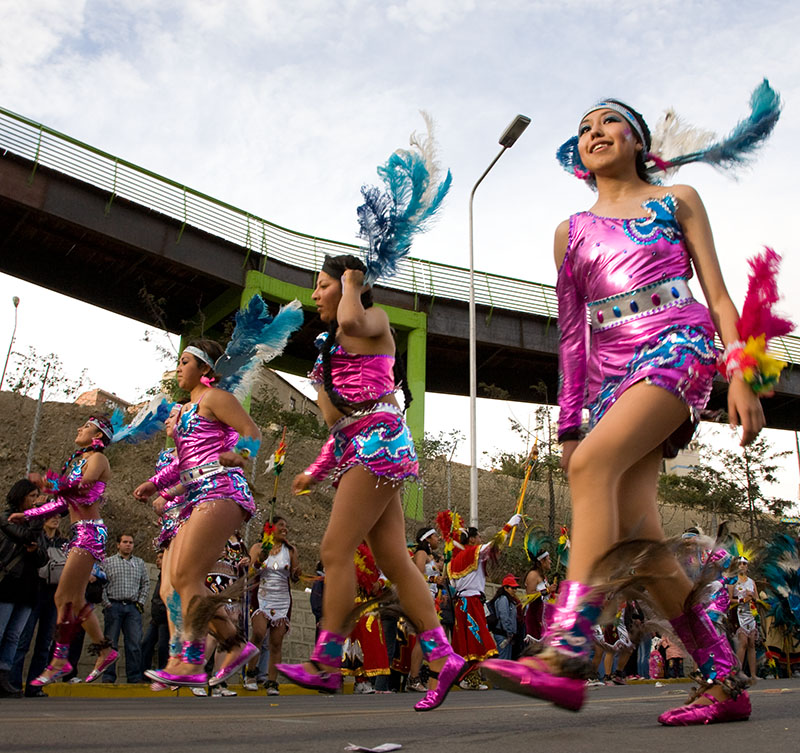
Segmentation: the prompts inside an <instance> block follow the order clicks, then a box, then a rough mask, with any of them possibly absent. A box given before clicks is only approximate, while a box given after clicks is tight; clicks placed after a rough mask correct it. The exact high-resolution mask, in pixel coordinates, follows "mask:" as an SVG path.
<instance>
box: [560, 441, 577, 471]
mask: <svg viewBox="0 0 800 753" xmlns="http://www.w3.org/2000/svg"><path fill="white" fill-rule="evenodd" d="M578 444H579V440H577V439H568V440H567V441H566V442H564V443H563V444H562V445H561V462H560V465H561V470H562V471H564V473H566V472H567V471H568V470H569V461H570V458H571V457H572V453H573V452H575V448H576V447H577V446H578Z"/></svg>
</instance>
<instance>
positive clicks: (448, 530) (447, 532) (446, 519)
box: [436, 510, 453, 541]
mask: <svg viewBox="0 0 800 753" xmlns="http://www.w3.org/2000/svg"><path fill="white" fill-rule="evenodd" d="M436 527H437V528H438V529H439V531H440V533H441V534H442V538H443V539H444V540H445V541H450V540H451V539H452V538H453V513H451V512H450V510H442V511H441V512H440V513H439V514H438V515H437V516H436Z"/></svg>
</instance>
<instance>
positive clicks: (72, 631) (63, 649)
mask: <svg viewBox="0 0 800 753" xmlns="http://www.w3.org/2000/svg"><path fill="white" fill-rule="evenodd" d="M93 608H94V607H93V606H92V605H91V604H84V605H83V608H82V609H81V610H80V612H78V614H75V612H74V611H73V609H72V602H71V601H70V602H68V603H67V604H66V606H65V607H64V616H63V619H62V620H61V621H60V622H59V623H58V624H57V625H56V634H55V648H54V649H53V656H52V658H51V660H50V664H48V665H47V667H45V670H44V672H42V674H40V675H39V676H38V677H37V678H36V679H35V680H31V685H33V686H34V687H37V688H40V687H42V686H43V685H49V684H50V683H51V682H55V681H56V680H58V679H59V678H60V677H63V676H64V675H68V674H69V673H70V672H72V665H71V664H70V663H69V662H68V661H67V656H68V654H69V644H70V643H71V642H72V639H73V638H74V637H75V636H76V635H77V633H78V631H79V630H80V629H81V625H82V624H83V621H84V620H85V619H87V618H88V617H89V615H90V614H91V613H92V609H93ZM55 659H64V663H63V664H62V665H61V666H60V667H55V666H54V665H53V660H55ZM48 673H49V674H48Z"/></svg>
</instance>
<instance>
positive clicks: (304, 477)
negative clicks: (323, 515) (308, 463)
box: [292, 473, 317, 496]
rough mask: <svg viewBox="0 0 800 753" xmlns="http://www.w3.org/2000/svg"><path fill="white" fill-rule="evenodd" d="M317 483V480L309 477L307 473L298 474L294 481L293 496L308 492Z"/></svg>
mask: <svg viewBox="0 0 800 753" xmlns="http://www.w3.org/2000/svg"><path fill="white" fill-rule="evenodd" d="M316 483H317V480H316V479H315V478H314V477H313V476H309V475H308V474H307V473H298V474H297V475H296V476H295V477H294V479H292V494H294V495H295V496H297V495H298V494H303V493H305V492H308V491H310V489H311V487H312V486H314V484H316Z"/></svg>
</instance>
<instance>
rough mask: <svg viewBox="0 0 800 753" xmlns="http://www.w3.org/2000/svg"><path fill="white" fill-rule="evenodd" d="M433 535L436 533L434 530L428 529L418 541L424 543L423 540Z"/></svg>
mask: <svg viewBox="0 0 800 753" xmlns="http://www.w3.org/2000/svg"><path fill="white" fill-rule="evenodd" d="M434 533H436V529H435V528H429V529H428V530H427V531H425V533H423V534H422V536H420V537H419V540H420V541H425V539H427V538H429V537H430V536H433V534H434Z"/></svg>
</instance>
